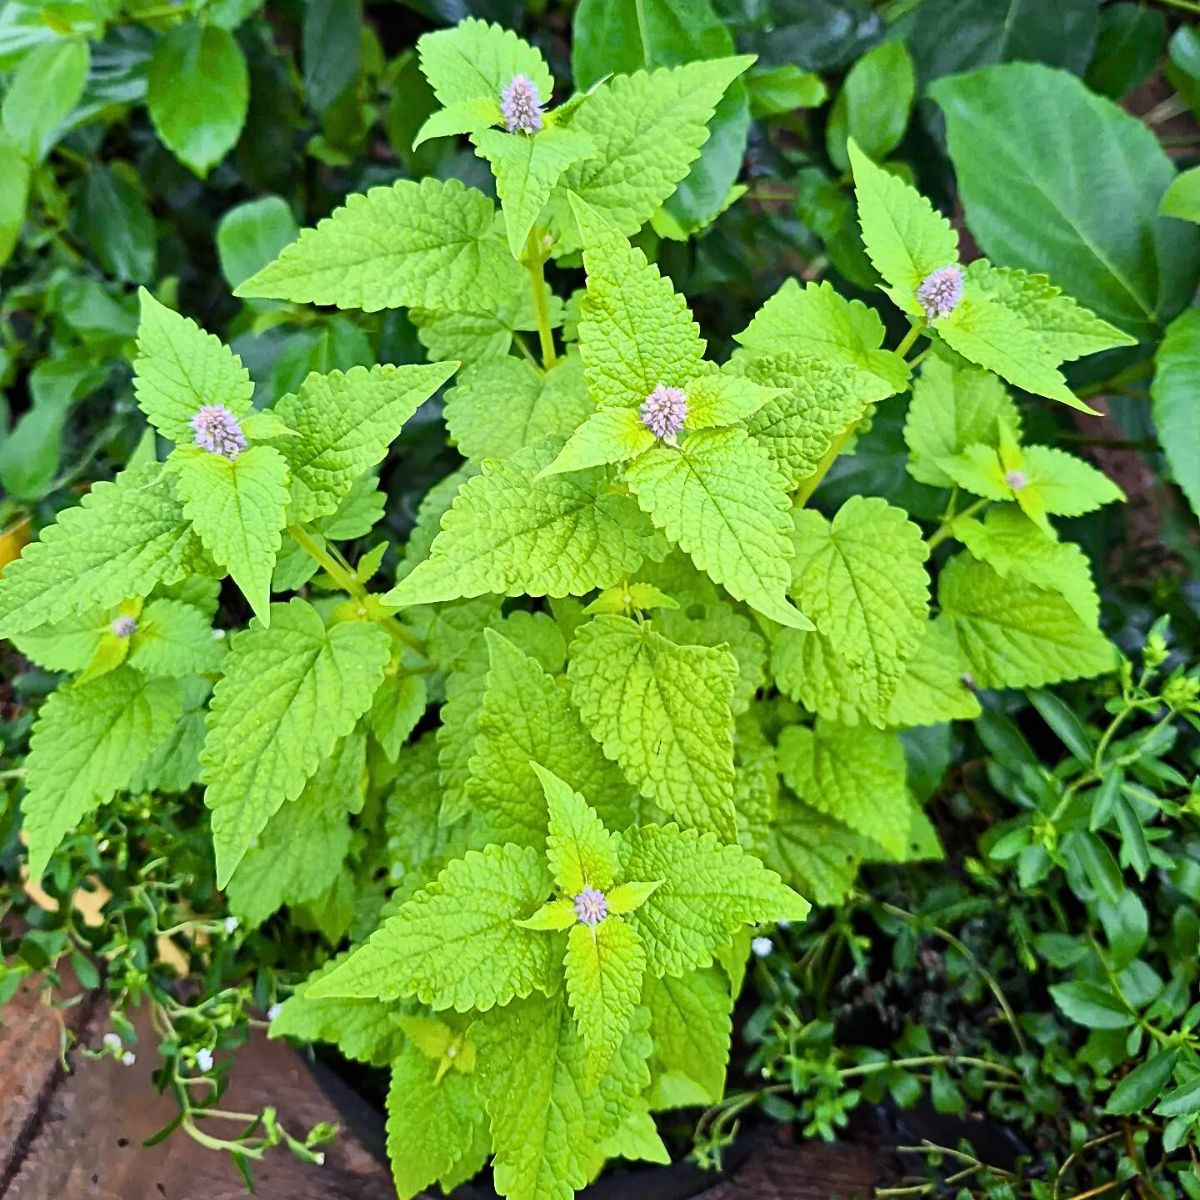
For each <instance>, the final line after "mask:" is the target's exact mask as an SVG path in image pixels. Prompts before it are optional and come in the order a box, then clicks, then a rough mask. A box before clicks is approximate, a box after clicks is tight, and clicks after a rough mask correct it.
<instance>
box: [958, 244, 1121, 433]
mask: <svg viewBox="0 0 1200 1200" xmlns="http://www.w3.org/2000/svg"><path fill="white" fill-rule="evenodd" d="M965 277H966V278H965V283H964V290H963V299H962V302H961V303H960V304H959V305H958V306H957V307H956V308H955V310H954V311H953V312H952V313H951V314H950V315H949V316H947V317H942V318H941V319H939V320H938V322H937V331H938V334H939V335H940V336H941V337H942V338H943V339H944V340H945V342H946V344H947V345H948V346H949V347H950V348H951V349H952V350H956V351H957V352H958V353H959V354H961V355H962V356H963V357H964V358H967V359H970V361H971V362H974V363H978V364H979V365H980V366H982V367H986V368H987V369H988V370H989V371H995V372H996V374H997V375H1000V376H1002V377H1003V378H1004V379H1007V380H1008V382H1009V383H1012V384H1015V385H1016V386H1017V387H1019V388H1024V390H1025V391H1027V392H1033V393H1034V394H1035V395H1041V396H1049V397H1050V398H1051V399H1053V400H1060V401H1061V402H1062V403H1063V404H1067V405H1069V406H1070V407H1072V408H1077V409H1080V410H1081V411H1083V412H1088V413H1090V412H1092V411H1093V410H1092V409H1090V408H1089V407H1088V406H1087V405H1086V404H1084V403H1083V402H1082V401H1081V400H1079V399H1077V398H1076V396H1075V394H1074V393H1073V392H1072V391H1071V389H1070V388H1069V387H1068V386H1067V384H1066V380H1065V379H1064V378H1063V375H1062V372H1061V371H1060V370H1059V369H1058V368H1059V364H1060V363H1062V362H1064V361H1070V360H1072V359H1075V358H1078V357H1079V356H1080V355H1081V354H1085V353H1086V354H1091V353H1095V352H1096V351H1097V350H1102V349H1106V348H1109V347H1113V346H1122V345H1130V344H1132V342H1133V339H1132V338H1130V337H1128V336H1127V335H1126V334H1123V333H1122V332H1121V331H1120V330H1118V329H1115V328H1114V327H1113V326H1111V325H1109V324H1107V322H1105V321H1101V320H1100V319H1099V318H1098V317H1096V316H1094V315H1093V314H1092V313H1090V312H1088V311H1087V310H1086V309H1084V308H1081V307H1080V306H1079V305H1077V304H1076V303H1075V302H1074V301H1073V300H1071V299H1070V298H1069V297H1066V296H1063V295H1062V293H1061V291H1060V290H1059V289H1058V288H1056V287H1055V286H1054V285H1053V284H1051V283H1050V282H1049V281H1048V280H1047V279H1046V278H1045V276H1041V275H1025V274H1024V273H1023V272H1020V271H1012V270H1007V269H998V268H996V267H993V266H991V265H990V264H989V263H988V262H986V261H985V260H984V259H977V260H976V261H975V262H973V263H971V264H970V266H968V267H967V269H966V272H965Z"/></svg>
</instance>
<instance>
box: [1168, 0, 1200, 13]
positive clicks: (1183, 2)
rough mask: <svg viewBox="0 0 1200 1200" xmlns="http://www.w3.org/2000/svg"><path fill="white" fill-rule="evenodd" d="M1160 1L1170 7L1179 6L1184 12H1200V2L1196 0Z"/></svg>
mask: <svg viewBox="0 0 1200 1200" xmlns="http://www.w3.org/2000/svg"><path fill="white" fill-rule="evenodd" d="M1159 3H1160V4H1165V5H1167V6H1168V7H1169V8H1178V9H1180V10H1181V11H1182V12H1189V13H1200V4H1197V3H1196V0H1159Z"/></svg>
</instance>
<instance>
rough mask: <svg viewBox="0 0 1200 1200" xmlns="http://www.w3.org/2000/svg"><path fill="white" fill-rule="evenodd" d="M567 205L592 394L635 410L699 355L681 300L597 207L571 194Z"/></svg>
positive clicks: (695, 365) (687, 370)
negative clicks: (579, 240)
mask: <svg viewBox="0 0 1200 1200" xmlns="http://www.w3.org/2000/svg"><path fill="white" fill-rule="evenodd" d="M571 204H572V207H573V209H574V211H575V215H576V218H577V219H578V221H579V227H580V231H581V234H582V237H583V243H584V252H583V262H584V266H585V267H586V268H587V273H588V284H587V294H586V295H585V296H584V300H583V306H582V308H581V310H580V315H579V353H580V356H581V357H582V358H583V370H584V374H585V376H586V377H587V383H588V390H589V391H590V392H591V396H592V399H593V400H594V401H595V403H596V404H598V405H600V406H602V407H603V406H606V405H618V406H620V407H623V408H637V407H640V406H641V404H642V403H643V402H644V401H645V399H646V397H647V396H648V395H649V394H650V393H651V392H652V391H654V389H655V388H656V387H657V386H658V385H659V384H665V385H666V386H667V387H683V386H684V385H685V384H686V383H687V382H688V381H689V380H690V379H691V378H692V377H693V376H694V375H695V374H696V372H697V371H698V370H699V368H700V363H701V360H702V359H703V357H704V340H703V339H702V338H701V337H700V330H699V326H697V325H696V323H695V322H694V321H693V320H692V314H691V313H690V312H689V311H688V306H687V301H685V300H684V298H683V297H682V296H680V295H679V294H678V293H677V292H676V291H675V289H674V288H673V287H672V286H671V281H670V280H669V279H664V278H663V277H662V275H660V274H659V271H658V268H657V267H655V266H653V265H652V264H650V263H648V262H647V261H646V256H645V255H644V254H643V253H642V252H641V251H640V250H637V249H635V248H634V247H632V246H630V245H629V243H628V242H627V241H626V240H625V238H624V237H622V236H621V234H620V233H618V231H617V230H616V228H615V227H614V226H613V225H612V223H611V222H610V221H609V220H608V219H607V218H606V217H605V216H604V215H603V214H602V213H599V212H597V211H595V210H594V209H592V208H591V207H590V206H588V205H587V204H583V203H581V202H580V201H579V199H578V198H577V197H572V198H571Z"/></svg>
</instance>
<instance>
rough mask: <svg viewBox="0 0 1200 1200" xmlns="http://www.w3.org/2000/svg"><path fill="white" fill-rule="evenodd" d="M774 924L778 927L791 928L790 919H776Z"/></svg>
mask: <svg viewBox="0 0 1200 1200" xmlns="http://www.w3.org/2000/svg"><path fill="white" fill-rule="evenodd" d="M776 926H777V928H779V929H791V927H792V923H791V921H777V922H776Z"/></svg>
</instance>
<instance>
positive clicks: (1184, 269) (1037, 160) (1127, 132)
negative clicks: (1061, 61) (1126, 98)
mask: <svg viewBox="0 0 1200 1200" xmlns="http://www.w3.org/2000/svg"><path fill="white" fill-rule="evenodd" d="M930 93H931V95H932V96H933V98H934V99H935V100H936V101H937V102H938V104H940V105H941V107H942V109H943V111H944V112H945V114H946V122H947V132H948V135H949V142H950V156H951V158H952V159H953V162H954V168H955V171H956V173H957V175H958V183H959V189H960V193H961V196H962V199H963V203H964V205H965V207H966V213H967V224H968V226H969V228H970V230H971V232H972V234H974V236H975V239H976V241H977V242H978V243H979V246H980V248H981V249H982V250H983V252H984V253H985V254H986V255H987V256H988V257H989V258H990V259H992V261H993V262H995V263H997V264H998V265H1000V266H1008V267H1021V268H1023V269H1025V270H1027V271H1041V272H1045V273H1047V274H1048V275H1049V276H1050V277H1051V279H1052V280H1053V281H1054V282H1055V283H1056V284H1058V285H1059V286H1060V287H1062V288H1064V289H1065V290H1066V291H1067V292H1068V293H1069V294H1070V295H1072V296H1074V298H1075V299H1076V300H1078V301H1079V302H1080V303H1081V304H1084V305H1086V306H1087V307H1089V308H1091V309H1093V310H1094V311H1095V312H1097V313H1098V314H1099V315H1100V316H1102V317H1105V318H1106V319H1107V320H1109V321H1112V322H1113V324H1115V325H1118V326H1119V327H1121V328H1122V329H1125V330H1127V331H1128V332H1129V333H1132V334H1135V335H1136V336H1138V337H1141V338H1154V337H1157V336H1158V334H1159V333H1160V332H1161V329H1162V328H1163V327H1164V326H1165V325H1166V323H1167V322H1168V321H1169V320H1170V319H1171V317H1173V316H1174V315H1175V314H1176V313H1177V312H1179V310H1180V309H1181V308H1182V307H1183V306H1184V305H1185V304H1186V303H1187V302H1188V301H1189V300H1190V298H1191V295H1192V292H1193V291H1194V289H1195V285H1196V274H1197V269H1198V267H1200V236H1198V234H1197V231H1196V230H1194V229H1191V228H1189V227H1188V226H1187V225H1185V224H1183V223H1181V222H1179V221H1172V220H1170V219H1169V218H1167V217H1161V216H1159V214H1158V206H1159V202H1160V200H1161V198H1162V194H1163V192H1164V191H1166V189H1167V186H1168V185H1169V184H1170V182H1171V180H1172V179H1173V178H1174V176H1175V168H1174V166H1173V164H1172V163H1171V160H1170V159H1169V158H1168V157H1167V155H1166V153H1165V152H1164V151H1163V149H1162V147H1161V146H1159V144H1158V141H1157V139H1156V138H1155V136H1154V134H1153V133H1152V132H1151V131H1150V130H1149V129H1148V128H1147V127H1146V126H1145V125H1143V124H1142V123H1141V122H1140V121H1138V120H1137V119H1135V118H1134V117H1131V116H1130V115H1129V114H1128V113H1125V112H1123V111H1122V110H1121V109H1119V108H1118V107H1117V106H1116V105H1115V104H1113V103H1112V101H1110V100H1107V99H1105V98H1104V97H1102V96H1097V95H1096V94H1095V93H1093V92H1090V91H1088V89H1087V88H1086V87H1085V86H1084V85H1083V84H1082V83H1081V82H1080V81H1079V80H1077V79H1075V78H1073V77H1072V76H1071V75H1068V74H1067V73H1066V72H1063V71H1054V70H1051V69H1050V68H1048V67H1043V66H1037V65H1035V64H1032V63H1010V64H1007V65H1004V66H998V67H988V68H985V69H984V70H982V71H975V72H972V73H971V74H969V75H959V76H956V77H954V78H952V79H942V80H939V81H938V82H937V83H935V84H934V85H933V86H932V87H931V88H930Z"/></svg>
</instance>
